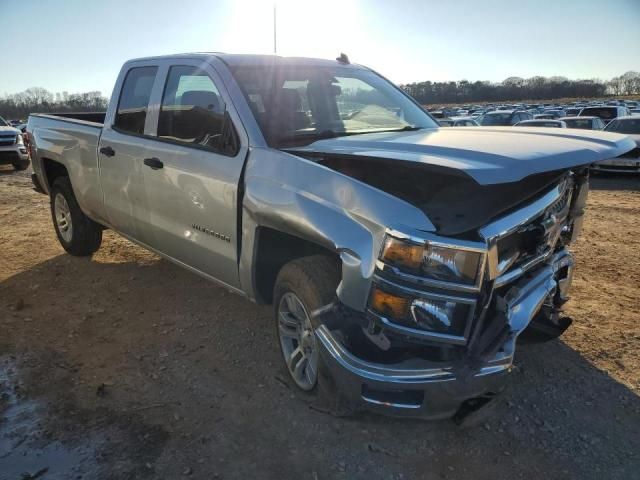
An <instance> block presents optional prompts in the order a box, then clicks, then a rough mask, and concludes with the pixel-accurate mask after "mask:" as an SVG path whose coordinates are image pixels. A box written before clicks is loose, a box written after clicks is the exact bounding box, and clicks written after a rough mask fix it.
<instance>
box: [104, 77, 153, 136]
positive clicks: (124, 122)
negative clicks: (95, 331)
mask: <svg viewBox="0 0 640 480" xmlns="http://www.w3.org/2000/svg"><path fill="white" fill-rule="evenodd" d="M157 72H158V67H137V68H132V69H131V70H129V72H128V73H127V76H126V78H125V79H124V83H123V84H122V92H121V93H120V101H119V102H118V110H117V112H116V119H115V122H114V124H113V126H114V127H115V128H117V129H118V130H120V131H122V132H125V133H135V134H138V135H142V134H143V133H144V122H145V120H146V119H147V108H148V106H149V98H150V97H151V89H152V88H153V82H154V81H155V79H156V73H157Z"/></svg>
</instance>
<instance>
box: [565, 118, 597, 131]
mask: <svg viewBox="0 0 640 480" xmlns="http://www.w3.org/2000/svg"><path fill="white" fill-rule="evenodd" d="M564 123H566V124H567V127H569V128H582V129H585V130H591V128H592V122H591V119H590V118H588V119H584V118H580V117H576V118H571V119H569V118H565V119H564Z"/></svg>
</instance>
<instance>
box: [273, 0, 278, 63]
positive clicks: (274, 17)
mask: <svg viewBox="0 0 640 480" xmlns="http://www.w3.org/2000/svg"><path fill="white" fill-rule="evenodd" d="M277 45H278V44H277V43H276V4H275V3H274V4H273V54H274V55H276V54H277V53H278V49H277Z"/></svg>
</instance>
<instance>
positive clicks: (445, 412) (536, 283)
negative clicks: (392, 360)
mask: <svg viewBox="0 0 640 480" xmlns="http://www.w3.org/2000/svg"><path fill="white" fill-rule="evenodd" d="M565 267H566V268H565ZM572 268H573V258H572V256H571V254H570V253H569V252H568V251H567V250H563V251H561V252H559V253H557V254H556V255H554V256H553V257H552V258H550V259H549V260H548V261H547V262H546V263H545V264H544V265H543V266H541V267H539V268H537V269H536V270H535V271H534V272H530V273H527V274H526V275H525V276H523V277H522V278H521V279H519V280H518V282H516V283H514V284H513V285H512V286H511V287H510V288H509V289H508V290H507V291H506V293H505V294H504V295H503V296H501V297H498V298H497V299H496V300H497V302H496V309H497V312H496V315H497V314H501V315H504V316H505V317H506V318H507V320H508V324H509V327H510V333H509V336H508V338H507V339H506V341H505V342H504V343H503V345H502V347H501V348H500V349H499V352H498V353H497V354H496V355H495V356H494V357H493V358H491V359H490V360H488V361H486V362H485V363H484V364H483V365H481V366H479V367H477V368H475V369H474V370H473V371H470V370H468V369H466V370H465V369H464V368H462V369H461V368H460V365H453V364H442V363H437V364H436V363H434V362H427V361H425V360H422V359H412V360H411V361H407V362H403V363H399V364H392V365H389V364H378V363H371V362H368V361H364V360H362V359H360V358H357V357H356V356H354V355H353V354H352V353H350V352H349V351H348V350H347V349H346V348H345V347H344V346H343V345H342V344H341V343H340V341H339V340H338V339H337V338H336V337H335V336H334V335H333V334H332V333H331V331H330V330H329V329H328V328H327V327H326V326H325V325H320V326H319V327H318V329H317V330H316V335H317V338H318V340H319V344H320V346H321V348H320V352H321V359H322V361H323V364H324V365H326V367H327V368H328V371H329V372H330V375H331V376H332V378H333V380H334V382H335V384H336V386H337V388H338V391H339V393H340V394H341V395H342V396H343V399H344V400H345V401H346V402H348V404H349V405H350V406H351V407H353V408H354V409H356V410H370V411H376V412H379V413H383V414H387V415H398V416H417V417H423V418H428V419H438V418H448V417H451V416H453V415H454V414H455V413H456V412H457V411H458V409H459V408H460V407H461V405H462V403H463V402H465V401H466V400H469V399H471V398H475V397H480V396H483V395H487V394H496V393H499V392H500V391H501V390H502V389H503V388H504V384H505V380H506V374H507V373H509V372H510V371H511V367H512V364H513V357H514V353H515V344H516V339H517V337H518V335H519V334H520V333H522V331H523V330H524V329H525V328H526V327H527V325H529V323H530V322H531V320H532V319H533V318H534V317H535V315H536V314H537V313H538V312H539V311H540V309H541V307H542V306H543V304H544V303H545V301H546V300H547V299H548V298H550V297H551V296H553V295H555V294H556V293H559V294H560V295H561V296H563V297H566V292H567V290H568V288H569V286H570V282H571V273H572Z"/></svg>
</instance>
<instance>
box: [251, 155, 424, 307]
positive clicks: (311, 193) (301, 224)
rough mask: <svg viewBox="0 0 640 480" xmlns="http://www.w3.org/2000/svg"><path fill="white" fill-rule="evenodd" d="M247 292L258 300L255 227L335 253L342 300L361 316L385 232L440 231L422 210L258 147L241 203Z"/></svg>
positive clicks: (307, 162) (309, 163) (311, 164)
mask: <svg viewBox="0 0 640 480" xmlns="http://www.w3.org/2000/svg"><path fill="white" fill-rule="evenodd" d="M242 209H243V214H242V249H241V256H240V263H239V271H240V283H241V285H242V289H243V290H244V291H245V292H247V295H248V296H249V298H251V299H255V295H256V294H255V287H254V286H255V278H254V270H253V264H254V258H253V253H254V249H255V237H256V229H257V228H258V227H261V226H264V227H269V228H273V229H275V230H278V231H281V232H284V233H287V234H291V235H294V236H297V237H301V238H303V239H305V240H309V241H311V242H314V243H316V244H319V245H322V246H324V247H326V248H328V249H330V250H332V251H335V252H336V253H338V254H339V255H340V257H341V259H342V281H341V283H340V285H339V286H338V289H337V295H338V298H339V299H340V300H341V301H342V302H343V303H344V304H345V305H347V306H349V307H351V308H353V309H355V310H358V311H363V310H364V309H365V306H366V302H367V296H368V294H369V286H370V283H371V278H372V275H373V272H374V269H375V262H376V259H377V257H378V253H379V251H380V248H381V245H382V241H383V238H384V234H385V229H386V228H387V227H391V226H404V227H405V230H406V229H407V228H408V229H411V230H421V231H429V232H433V231H435V227H434V225H433V224H432V223H431V221H430V220H429V218H428V217H427V216H426V215H425V214H424V213H423V212H422V211H420V210H419V209H418V208H416V207H414V206H413V205H411V204H409V203H407V202H405V201H404V200H400V199H398V198H396V197H394V196H392V195H389V194H388V193H385V192H383V191H381V190H378V189H376V188H374V187H371V186H369V185H366V184H364V183H362V182H360V181H358V180H355V179H353V178H351V177H348V176H346V175H343V174H341V173H339V172H336V171H335V170H331V169H329V168H327V167H325V166H322V165H319V164H317V163H315V162H313V161H311V160H307V159H304V158H300V157H297V156H295V155H292V154H289V153H286V152H282V151H278V150H271V149H264V148H254V149H252V150H251V152H250V154H249V159H248V160H247V165H246V172H245V193H244V198H243V204H242Z"/></svg>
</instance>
